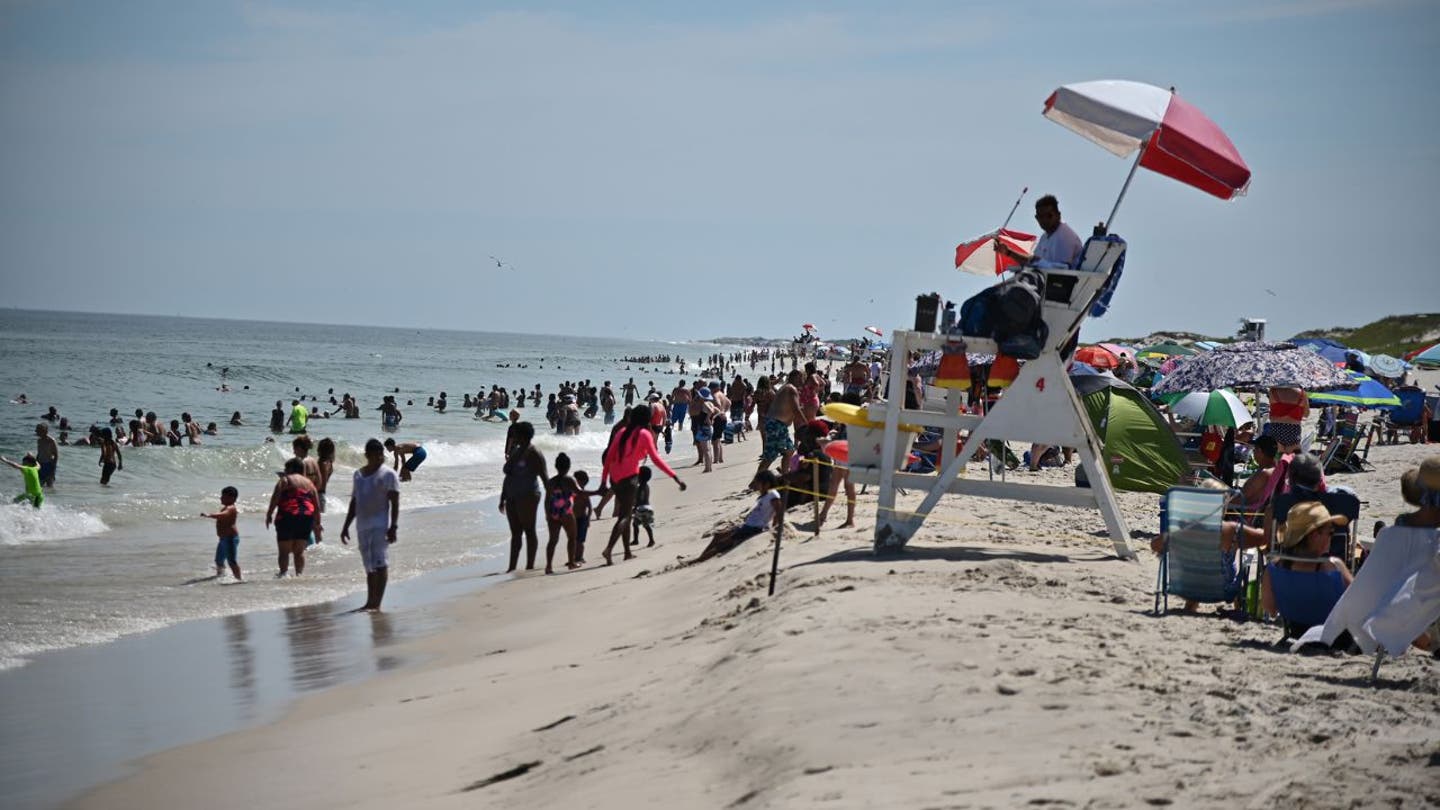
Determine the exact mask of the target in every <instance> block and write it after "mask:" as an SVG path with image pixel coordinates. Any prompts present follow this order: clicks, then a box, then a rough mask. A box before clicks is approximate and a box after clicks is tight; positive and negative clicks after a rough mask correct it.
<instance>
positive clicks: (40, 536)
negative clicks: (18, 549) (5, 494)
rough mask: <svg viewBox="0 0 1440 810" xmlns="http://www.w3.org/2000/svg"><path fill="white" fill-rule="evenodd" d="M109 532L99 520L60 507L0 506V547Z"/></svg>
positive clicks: (95, 517) (86, 514)
mask: <svg viewBox="0 0 1440 810" xmlns="http://www.w3.org/2000/svg"><path fill="white" fill-rule="evenodd" d="M109 529H110V527H109V526H106V525H105V521H103V520H101V519H100V518H99V517H97V516H95V515H92V514H90V513H89V512H80V511H76V510H72V509H67V508H65V507H63V506H51V505H46V506H42V507H40V508H39V509H36V508H35V507H33V506H31V505H29V504H28V503H27V504H5V505H3V506H0V545H6V546H19V545H24V544H27V543H43V542H47V541H55V540H73V539H75V538H77V537H89V536H91V535H96V534H101V533H103V532H106V531H109Z"/></svg>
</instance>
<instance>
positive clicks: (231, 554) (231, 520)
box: [200, 487, 242, 582]
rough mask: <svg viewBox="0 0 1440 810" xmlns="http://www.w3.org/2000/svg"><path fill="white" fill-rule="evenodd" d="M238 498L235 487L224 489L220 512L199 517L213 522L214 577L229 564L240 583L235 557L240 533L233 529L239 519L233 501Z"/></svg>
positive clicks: (238, 561)
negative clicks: (214, 539)
mask: <svg viewBox="0 0 1440 810" xmlns="http://www.w3.org/2000/svg"><path fill="white" fill-rule="evenodd" d="M239 498H240V491H239V490H237V489H235V487H225V488H224V489H222V490H220V511H218V512H211V513H208V514H207V513H205V512H201V513H200V517H205V518H210V519H211V520H214V521H215V538H216V542H215V576H217V577H218V576H222V575H224V573H225V566H226V564H229V566H230V573H231V574H234V575H235V581H236V582H240V581H242V580H241V577H240V560H239V557H238V556H237V554H238V552H239V550H240V532H239V531H237V530H236V528H235V523H236V520H237V519H238V518H239V517H240V511H239V510H238V509H236V508H235V501H237V500H238V499H239Z"/></svg>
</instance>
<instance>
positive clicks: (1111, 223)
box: [1104, 144, 1147, 233]
mask: <svg viewBox="0 0 1440 810" xmlns="http://www.w3.org/2000/svg"><path fill="white" fill-rule="evenodd" d="M1146 145H1147V144H1140V151H1139V152H1137V153H1136V154H1135V162H1134V163H1132V164H1130V173H1129V174H1127V175H1125V185H1123V186H1121V187H1120V196H1119V197H1116V198H1115V207H1114V208H1111V209H1110V216H1109V217H1108V218H1106V220H1105V224H1104V225H1105V232H1106V233H1109V232H1110V230H1111V229H1112V228H1114V227H1115V212H1116V211H1119V210H1120V203H1121V202H1122V201H1124V199H1125V192H1127V191H1129V190H1130V181H1131V180H1134V179H1135V170H1136V169H1138V168H1140V158H1142V157H1145V147H1146Z"/></svg>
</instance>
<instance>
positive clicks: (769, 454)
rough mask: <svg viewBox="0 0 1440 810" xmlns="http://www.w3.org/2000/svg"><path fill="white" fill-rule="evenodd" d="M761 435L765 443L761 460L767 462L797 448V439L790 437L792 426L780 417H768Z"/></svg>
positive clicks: (761, 452)
mask: <svg viewBox="0 0 1440 810" xmlns="http://www.w3.org/2000/svg"><path fill="white" fill-rule="evenodd" d="M761 437H762V439H763V442H764V444H763V446H762V449H761V451H760V461H761V462H763V463H765V464H769V463H770V462H772V461H774V460H775V459H777V458H779V457H781V456H782V455H784V454H786V453H788V452H790V451H791V450H794V449H795V441H794V440H793V439H791V438H790V426H789V425H787V424H785V423H784V422H781V421H780V420H779V419H771V418H769V417H766V419H765V429H764V431H763V432H762V434H761Z"/></svg>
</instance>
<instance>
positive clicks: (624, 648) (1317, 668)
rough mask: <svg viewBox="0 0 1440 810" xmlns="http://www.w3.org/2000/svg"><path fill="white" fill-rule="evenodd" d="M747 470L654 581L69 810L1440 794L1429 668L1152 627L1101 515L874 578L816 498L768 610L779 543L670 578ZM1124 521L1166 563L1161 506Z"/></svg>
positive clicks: (459, 646) (1247, 628) (464, 609)
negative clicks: (822, 515) (819, 517)
mask: <svg viewBox="0 0 1440 810" xmlns="http://www.w3.org/2000/svg"><path fill="white" fill-rule="evenodd" d="M727 449H728V448H727ZM751 450H758V443H753V442H752V443H751V444H741V445H736V446H734V448H733V449H732V450H730V451H729V454H728V455H729V456H730V458H731V459H732V460H731V462H730V463H729V464H727V465H726V466H723V467H720V468H718V469H717V471H716V472H715V473H713V474H711V475H697V474H694V473H693V472H691V474H689V475H686V478H687V480H688V481H689V482H690V483H691V488H690V490H689V491H688V492H686V493H683V494H682V493H679V492H678V491H677V490H676V489H675V487H673V486H672V485H670V484H669V482H663V481H662V482H660V485H659V486H657V487H656V488H655V494H656V498H655V500H656V506H657V514H658V518H657V537H658V539H659V542H660V545H659V546H658V547H656V548H654V549H649V550H646V551H644V552H643V553H641V554H640V556H639V558H638V559H636V560H634V561H631V562H626V563H623V564H617V565H616V566H614V567H611V568H595V567H592V568H587V569H584V570H581V571H578V572H575V573H571V574H564V575H559V576H554V577H542V576H524V577H520V578H518V579H517V580H515V581H511V582H506V583H502V584H500V585H498V586H497V587H493V588H488V589H486V590H484V591H482V592H480V593H476V594H471V595H467V596H463V597H459V598H457V599H456V600H455V601H454V602H453V603H452V604H451V605H450V606H449V608H448V613H449V614H450V619H451V621H452V624H450V625H449V627H450V629H447V630H445V631H443V632H441V633H440V634H438V635H435V636H432V637H429V638H426V639H423V640H421V641H418V642H415V643H414V644H413V645H404V646H405V647H407V648H408V649H406V650H405V652H407V653H410V654H411V657H413V658H416V659H422V660H425V661H427V663H424V664H419V665H415V666H411V667H406V668H402V669H401V670H399V671H397V672H394V673H389V674H385V675H382V676H379V677H377V678H374V679H372V680H369V681H366V682H364V683H361V684H358V685H353V686H345V687H340V688H337V689H334V690H331V691H327V692H324V693H321V694H318V695H315V696H311V697H307V698H304V699H302V700H301V701H299V702H298V703H297V704H296V705H295V707H294V709H293V711H291V712H289V713H288V714H287V715H286V716H285V717H284V718H282V719H280V720H279V721H278V722H275V723H273V724H270V725H266V726H262V727H258V728H254V729H251V730H247V731H242V732H239V733H235V734H230V735H228V736H223V737H220V738H217V739H213V740H209V741H206V742H202V743H197V744H194V745H188V746H184V747H181V748H179V749H176V750H172V751H168V752H164V753H162V754H159V755H157V756H154V757H151V758H149V759H147V760H144V761H143V762H141V763H139V767H138V770H137V772H136V773H135V774H134V775H133V776H131V777H130V778H127V779H124V780H122V781H119V782H116V783H113V784H109V785H106V786H104V787H102V788H100V789H97V790H94V791H92V792H90V793H89V794H87V795H85V796H84V797H82V798H81V799H79V800H77V801H75V802H74V803H73V804H72V806H74V807H81V808H107V809H108V808H131V807H133V808H142V807H144V808H150V807H184V806H194V805H196V804H197V803H202V802H203V804H204V805H205V806H207V807H215V808H230V807H234V808H252V807H256V806H274V807H377V808H380V807H385V808H389V807H396V806H403V807H427V808H428V807H435V808H445V807H474V806H477V805H478V806H484V807H516V808H519V807H527V808H528V807H594V808H608V807H616V808H621V807H624V808H630V807H697V808H726V807H747V808H748V807H774V808H781V807H800V806H812V805H813V806H820V807H927V808H932V807H933V808H952V807H953V808H972V807H973V808H979V807H997V808H998V807H1017V806H1057V807H1154V806H1177V807H1221V806H1224V807H1361V806H1395V807H1418V806H1423V805H1427V804H1429V805H1434V804H1436V803H1440V778H1437V776H1436V774H1437V771H1436V768H1437V767H1440V725H1437V724H1436V722H1435V717H1436V716H1437V712H1440V677H1437V673H1440V668H1437V666H1436V662H1435V661H1434V660H1433V659H1430V658H1427V657H1424V656H1422V655H1418V654H1413V653H1412V654H1410V655H1407V656H1405V657H1404V658H1402V659H1400V660H1398V661H1393V662H1390V663H1387V664H1386V665H1385V667H1384V668H1383V670H1382V672H1381V678H1380V681H1379V683H1378V684H1373V685H1372V684H1371V683H1370V680H1369V664H1370V662H1369V661H1368V660H1366V659H1364V658H1361V657H1348V656H1339V655H1336V656H1331V655H1304V656H1302V655H1295V654H1291V653H1289V652H1288V648H1284V647H1276V646H1275V642H1276V641H1277V640H1278V638H1279V636H1280V630H1279V629H1278V627H1275V626H1271V625H1265V624H1261V623H1258V622H1247V623H1239V622H1235V621H1232V620H1229V619H1225V618H1220V617H1217V616H1216V615H1215V614H1214V612H1213V610H1212V609H1205V608H1202V610H1201V612H1200V613H1199V614H1198V615H1178V614H1173V613H1172V614H1171V615H1168V616H1166V617H1163V618H1157V617H1155V616H1153V615H1152V614H1151V613H1150V611H1151V607H1152V604H1153V592H1154V586H1155V578H1156V558H1155V556H1154V555H1153V554H1151V553H1150V552H1149V550H1148V548H1143V549H1142V550H1141V552H1140V559H1139V561H1138V562H1125V561H1120V560H1117V559H1116V558H1115V557H1114V553H1113V549H1112V548H1111V545H1110V541H1109V540H1108V539H1107V538H1106V536H1105V533H1104V526H1103V523H1102V521H1101V519H1100V517H1099V515H1098V513H1094V512H1089V511H1084V510H1075V509H1066V508H1058V507H1047V506H1041V505H1034V504H1017V503H1012V502H1006V501H992V500H983V499H964V498H959V497H951V498H946V499H943V500H942V501H941V507H940V511H939V512H937V513H936V515H935V517H934V518H933V519H932V520H931V522H930V523H928V524H927V526H926V528H925V529H924V530H923V531H922V532H921V534H920V535H918V536H917V537H916V538H915V540H914V541H912V543H911V545H910V547H909V551H908V553H907V554H905V555H904V556H903V557H901V558H899V559H883V560H882V559H876V558H875V557H873V556H872V554H871V552H870V534H871V527H872V526H873V520H874V511H873V507H874V499H873V492H872V495H871V496H867V497H862V498H861V499H860V508H859V513H858V517H857V523H858V526H857V528H854V529H846V530H836V529H833V528H832V529H828V530H826V531H823V532H822V533H821V534H820V536H819V537H818V539H811V537H812V536H811V535H810V534H809V533H805V532H800V531H797V530H795V529H794V528H793V526H794V524H804V523H806V522H808V521H809V520H810V514H811V513H810V508H809V507H808V506H806V507H798V508H796V509H795V510H793V511H792V512H791V513H790V521H791V524H792V528H790V529H787V533H786V542H785V545H784V547H783V550H782V557H781V571H780V577H779V582H778V588H777V592H776V594H775V596H774V597H767V595H766V584H767V579H768V570H769V562H770V554H771V549H772V546H771V544H770V543H769V542H768V541H767V540H766V538H765V537H761V538H756V539H754V540H751V541H749V542H748V543H747V544H745V545H743V546H741V547H740V548H738V549H737V550H735V551H733V552H731V553H730V554H728V555H726V556H724V557H721V558H719V559H716V560H712V561H710V562H708V563H705V564H701V565H698V566H694V567H678V566H677V565H676V561H677V557H678V556H686V557H690V556H694V555H695V554H696V553H698V551H699V550H700V549H701V548H702V547H703V545H704V542H705V540H703V539H702V535H703V534H705V533H706V532H707V531H709V530H710V529H711V528H712V527H713V526H715V525H716V524H717V523H721V522H724V521H728V520H732V519H738V518H739V517H741V516H742V515H743V514H744V512H745V511H746V510H747V509H748V507H749V505H750V503H751V502H752V500H753V498H752V496H750V495H747V494H745V493H744V492H743V490H744V487H745V485H746V483H747V481H748V479H749V477H750V474H751V472H752V470H753V467H752V466H751V465H750V464H749V463H747V462H742V461H740V459H744V458H746V457H748V456H749V451H751ZM1430 452H1433V445H1432V446H1423V445H1404V444H1402V445H1399V446H1393V447H1391V446H1387V447H1375V448H1372V450H1371V451H1370V460H1371V462H1372V463H1374V465H1375V470H1374V471H1373V472H1368V473H1364V474H1356V475H1348V476H1340V477H1337V478H1336V479H1335V482H1336V483H1343V484H1345V485H1348V486H1350V487H1352V488H1354V489H1355V490H1356V491H1357V492H1359V493H1360V495H1361V498H1362V500H1363V501H1365V506H1364V508H1363V511H1362V519H1361V527H1360V532H1361V533H1362V535H1368V534H1369V531H1370V529H1369V526H1370V525H1371V524H1372V523H1373V522H1374V521H1375V520H1377V519H1380V520H1385V521H1386V522H1387V523H1388V522H1392V521H1393V520H1394V518H1395V515H1396V514H1398V513H1400V512H1402V511H1406V509H1405V505H1404V504H1403V501H1402V500H1401V498H1400V493H1399V486H1398V479H1399V476H1400V473H1401V472H1402V471H1403V470H1404V469H1406V468H1408V467H1410V466H1413V465H1414V464H1416V463H1418V461H1419V460H1420V459H1421V458H1423V457H1424V456H1425V455H1427V453H1430ZM683 472H684V471H682V473H683ZM970 474H971V475H983V474H984V473H983V471H982V468H980V467H979V465H973V464H972V465H971V468H970ZM1070 474H1071V470H1070V469H1069V468H1066V469H1062V470H1046V471H1042V472H1041V473H1039V474H1037V475H1036V477H1037V478H1044V479H1050V480H1051V482H1052V483H1059V482H1061V481H1064V480H1067V479H1068V476H1070ZM1021 475H1025V474H1024V473H1021ZM912 497H916V498H917V499H918V496H916V495H913V494H912ZM1121 499H1122V505H1123V508H1124V510H1125V512H1126V516H1127V520H1128V521H1129V522H1130V526H1131V528H1132V531H1133V534H1134V535H1135V537H1136V539H1137V541H1138V542H1139V544H1140V545H1142V546H1143V545H1144V541H1145V540H1146V539H1148V538H1149V537H1150V536H1152V535H1153V532H1154V530H1155V527H1156V520H1157V518H1156V497H1155V496H1153V495H1148V494H1132V493H1121ZM836 514H838V513H836ZM836 522H838V521H837V518H836V515H835V514H832V517H831V524H832V526H833V525H834V523H836ZM610 525H611V521H610V520H608V519H607V520H604V521H601V522H600V523H598V524H596V527H595V528H594V529H592V538H594V537H596V536H597V535H603V533H604V532H605V531H607V530H608V528H609V527H610ZM594 543H595V540H593V539H592V541H591V549H592V551H591V555H590V556H591V557H592V559H594V558H598V549H596V548H595V546H594ZM201 797H203V799H202V798H201Z"/></svg>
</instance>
